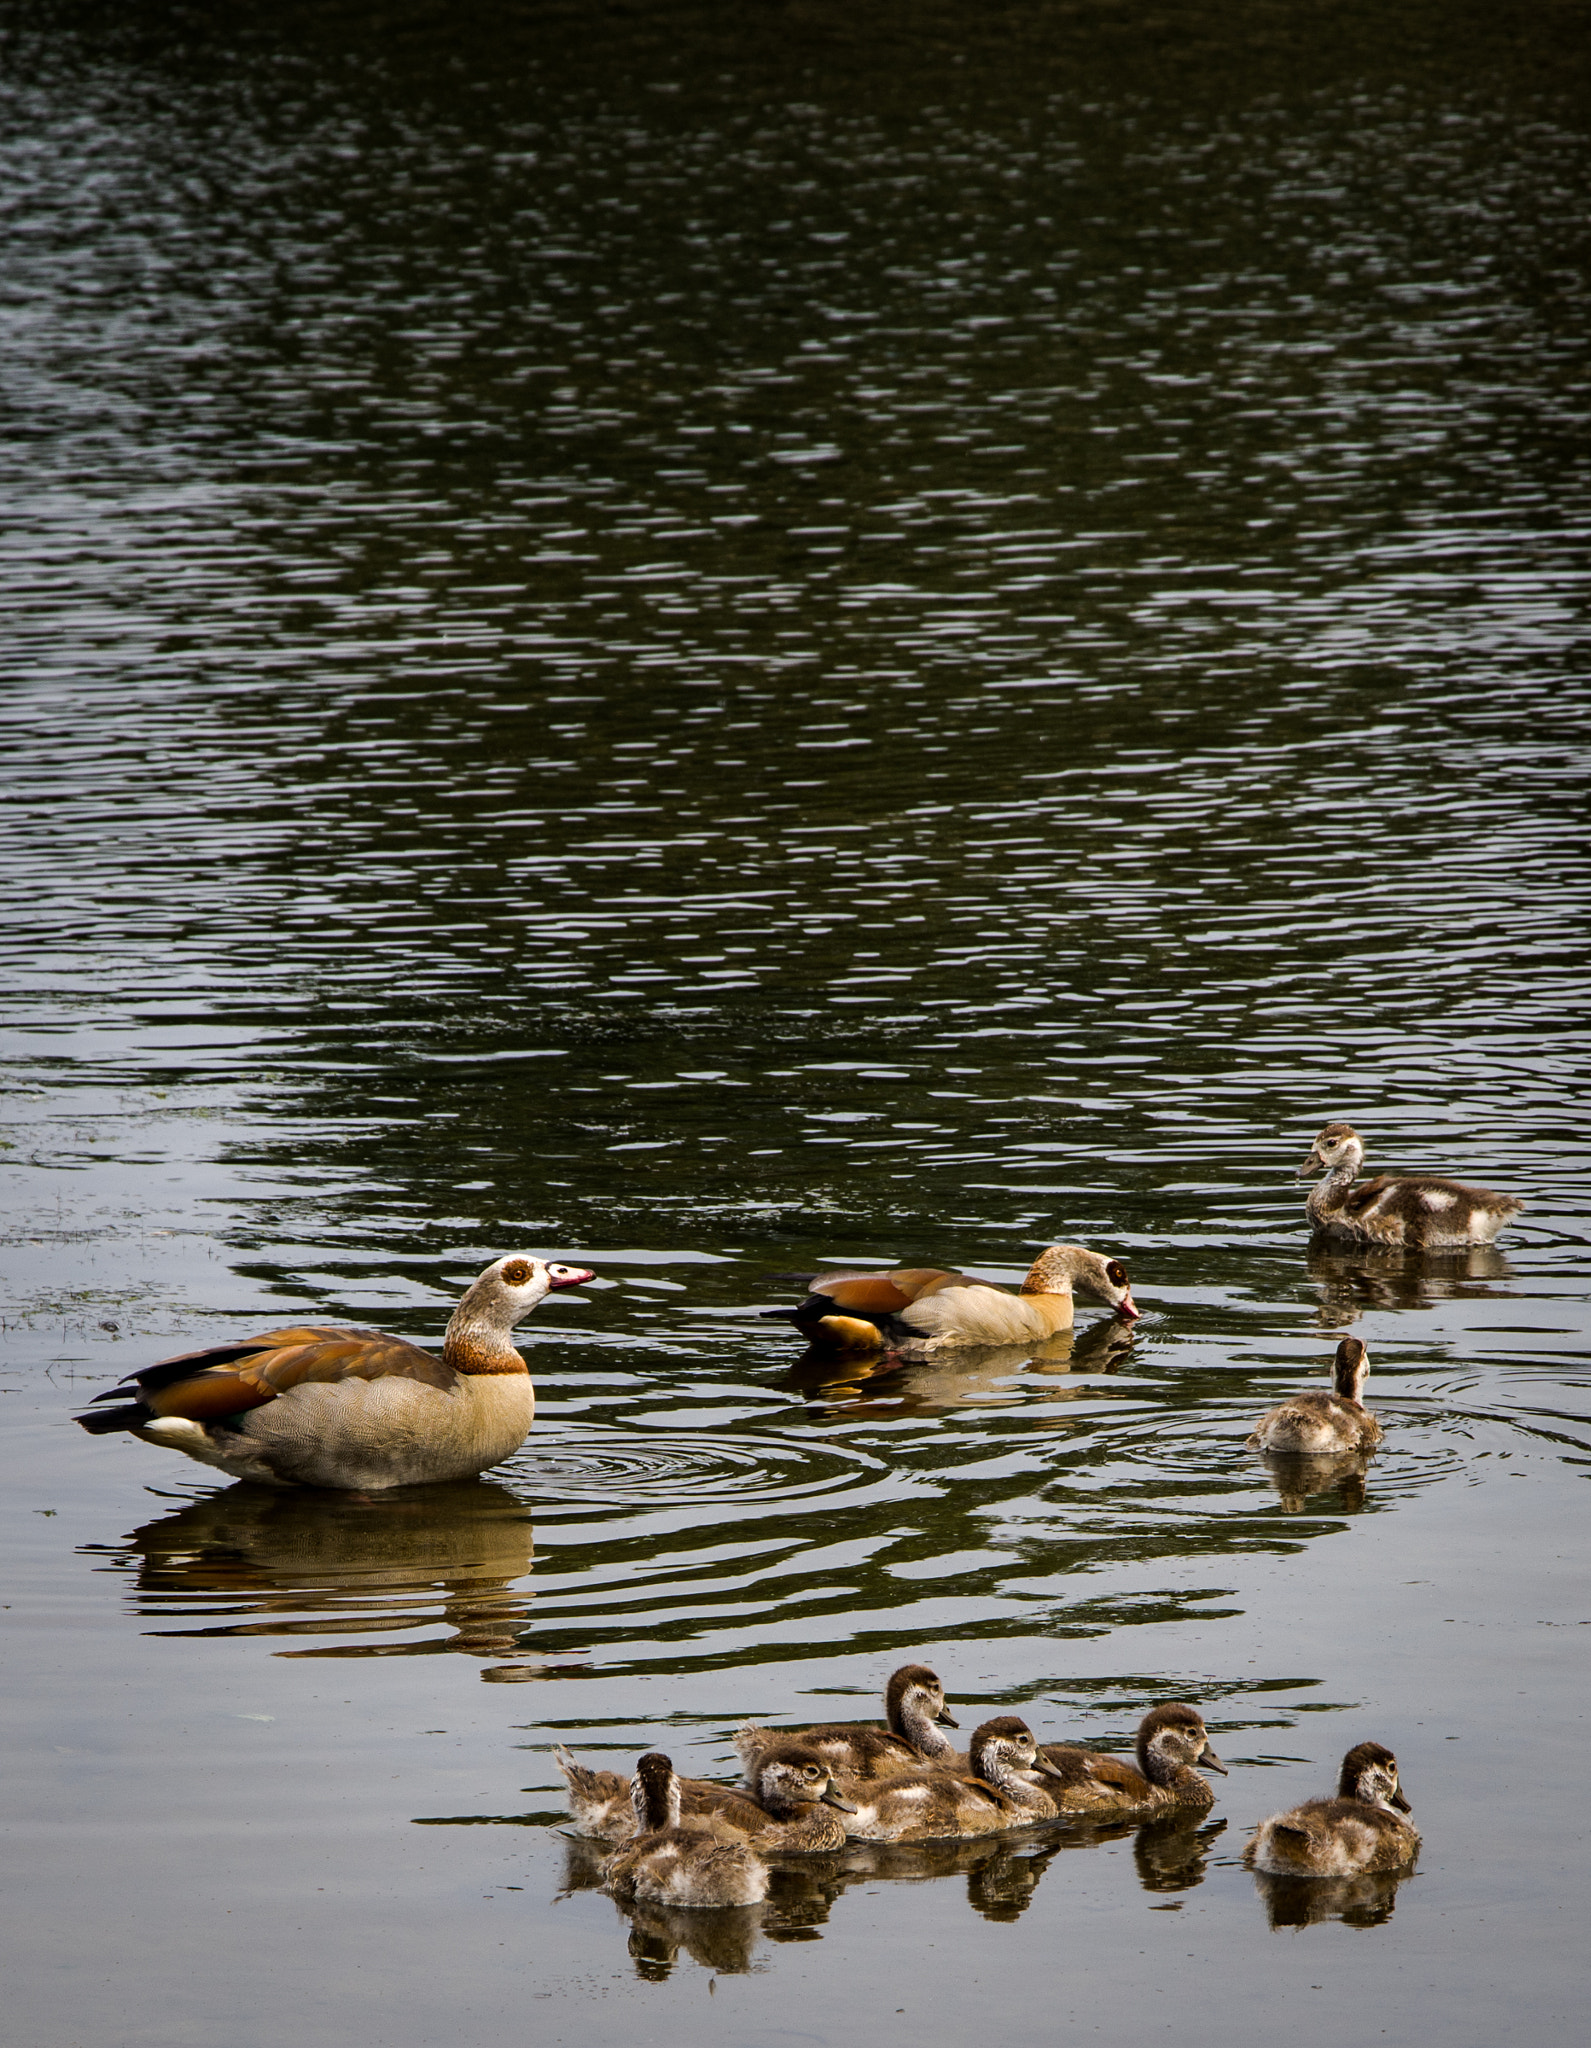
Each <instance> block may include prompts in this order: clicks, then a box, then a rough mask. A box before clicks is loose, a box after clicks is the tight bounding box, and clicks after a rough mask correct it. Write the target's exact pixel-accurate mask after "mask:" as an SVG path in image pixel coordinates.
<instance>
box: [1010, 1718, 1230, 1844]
mask: <svg viewBox="0 0 1591 2048" xmlns="http://www.w3.org/2000/svg"><path fill="white" fill-rule="evenodd" d="M1039 1754H1040V1755H1041V1756H1042V1757H1043V1758H1044V1761H1045V1762H1046V1763H1047V1764H1048V1765H1049V1766H1050V1768H1051V1771H1052V1772H1053V1773H1054V1776H1055V1779H1056V1781H1057V1782H1055V1783H1054V1784H1052V1785H1050V1786H1048V1787H1046V1789H1047V1790H1048V1792H1049V1793H1050V1796H1051V1798H1052V1799H1053V1800H1054V1802H1055V1805H1056V1807H1057V1809H1058V1810H1059V1811H1060V1812H1061V1813H1091V1814H1101V1815H1104V1816H1106V1817H1109V1818H1119V1819H1127V1820H1135V1819H1140V1818H1142V1819H1148V1818H1150V1817H1152V1816H1153V1815H1155V1814H1157V1813H1168V1812H1170V1811H1172V1810H1173V1809H1176V1810H1177V1811H1180V1812H1183V1813H1207V1812H1208V1811H1209V1809H1210V1808H1211V1807H1212V1806H1213V1805H1214V1804H1215V1789H1214V1787H1213V1786H1212V1785H1211V1784H1210V1782H1209V1780H1208V1779H1206V1778H1203V1777H1201V1776H1200V1775H1199V1772H1198V1771H1197V1770H1196V1769H1195V1768H1194V1766H1195V1765H1196V1764H1202V1765H1203V1767H1204V1769H1205V1770H1207V1771H1219V1772H1220V1774H1221V1776H1222V1777H1223V1778H1224V1777H1225V1776H1226V1765H1225V1764H1224V1763H1222V1761H1221V1759H1220V1758H1219V1757H1218V1756H1217V1755H1216V1753H1215V1751H1214V1750H1213V1749H1212V1748H1211V1747H1210V1738H1209V1736H1208V1735H1207V1734H1206V1733H1205V1728H1204V1716H1203V1715H1202V1714H1201V1713H1200V1712H1199V1710H1198V1708H1197V1707H1189V1706H1184V1705H1182V1704H1180V1703H1178V1704H1175V1705H1171V1706H1165V1707H1156V1708H1154V1709H1153V1711H1152V1712H1150V1713H1147V1714H1145V1716H1144V1717H1143V1719H1142V1721H1140V1722H1139V1724H1138V1742H1137V1755H1138V1768H1137V1769H1136V1770H1134V1769H1133V1767H1132V1765H1131V1764H1129V1763H1128V1762H1126V1761H1125V1759H1124V1758H1122V1757H1119V1756H1109V1755H1107V1754H1106V1753H1105V1752H1104V1751H1102V1750H1096V1749H1078V1748H1075V1747H1074V1746H1073V1745H1072V1744H1070V1743H1065V1742H1047V1743H1045V1745H1044V1747H1043V1749H1042V1750H1041V1751H1040V1752H1039Z"/></svg>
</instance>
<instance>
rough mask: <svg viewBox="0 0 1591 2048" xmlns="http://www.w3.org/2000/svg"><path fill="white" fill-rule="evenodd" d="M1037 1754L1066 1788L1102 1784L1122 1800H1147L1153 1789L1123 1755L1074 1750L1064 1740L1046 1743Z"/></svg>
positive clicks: (1095, 1750) (1091, 1750) (1141, 1773)
mask: <svg viewBox="0 0 1591 2048" xmlns="http://www.w3.org/2000/svg"><path fill="white" fill-rule="evenodd" d="M1039 1755H1040V1756H1041V1757H1043V1759H1044V1761H1045V1762H1046V1763H1047V1764H1052V1765H1053V1766H1054V1767H1055V1769H1056V1770H1058V1771H1059V1772H1060V1773H1061V1782H1062V1784H1063V1785H1065V1786H1066V1787H1068V1788H1072V1787H1076V1786H1079V1785H1102V1786H1106V1787H1108V1788H1109V1790H1111V1791H1112V1792H1116V1793H1119V1794H1120V1796H1121V1797H1122V1798H1123V1799H1124V1800H1125V1799H1148V1798H1149V1797H1151V1795H1152V1794H1153V1791H1154V1787H1153V1786H1152V1785H1151V1784H1150V1783H1149V1780H1148V1779H1147V1778H1146V1777H1145V1776H1144V1774H1143V1772H1142V1771H1140V1770H1137V1769H1136V1768H1135V1767H1134V1766H1133V1765H1132V1764H1130V1763H1128V1761H1127V1759H1126V1758H1125V1757H1120V1756H1107V1755H1105V1754H1104V1752H1103V1751H1101V1750H1097V1749H1076V1748H1074V1747H1073V1746H1072V1745H1071V1744H1070V1743H1067V1742H1046V1743H1045V1744H1044V1745H1043V1747H1042V1748H1041V1749H1040V1751H1039Z"/></svg>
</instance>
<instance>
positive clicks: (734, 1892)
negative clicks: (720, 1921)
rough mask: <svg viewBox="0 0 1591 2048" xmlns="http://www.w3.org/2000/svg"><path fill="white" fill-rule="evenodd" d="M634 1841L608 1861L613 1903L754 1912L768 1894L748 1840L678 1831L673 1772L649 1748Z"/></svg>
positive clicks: (640, 1770)
mask: <svg viewBox="0 0 1591 2048" xmlns="http://www.w3.org/2000/svg"><path fill="white" fill-rule="evenodd" d="M630 1789H631V1797H632V1805H633V1808H634V1820H635V1828H636V1833H635V1838H634V1840H633V1841H630V1842H627V1843H626V1844H625V1846H624V1847H623V1848H622V1849H619V1850H618V1851H617V1852H616V1853H615V1854H614V1855H612V1856H610V1857H609V1858H608V1859H607V1862H606V1863H605V1864H604V1865H603V1876H604V1878H605V1879H606V1881H607V1886H608V1889H609V1891H611V1892H612V1893H613V1894H614V1896H615V1897H616V1898H634V1899H642V1900H645V1901H646V1902H647V1903H648V1904H650V1905H657V1906H704V1907H712V1906H755V1905H757V1904H759V1903H760V1902H761V1901H762V1900H763V1899H765V1898H766V1897H767V1896H768V1866H767V1864H766V1863H764V1862H763V1860H762V1858H761V1857H760V1856H759V1855H758V1854H757V1852H756V1850H755V1849H753V1848H752V1847H751V1845H750V1843H749V1842H747V1841H745V1840H744V1839H743V1838H742V1837H741V1836H739V1835H737V1834H735V1833H733V1832H732V1831H731V1830H729V1829H728V1828H724V1829H723V1830H722V1833H721V1834H720V1832H719V1831H718V1830H715V1829H713V1828H707V1829H699V1828H682V1827H681V1826H680V1782H679V1779H678V1778H677V1777H675V1775H674V1766H673V1764H672V1763H671V1762H670V1761H669V1759H668V1758H667V1757H666V1756H664V1755H662V1754H661V1752H659V1751H658V1750H655V1749H654V1750H649V1751H648V1752H647V1754H646V1755H645V1756H643V1757H642V1758H641V1759H640V1760H639V1762H638V1763H637V1764H636V1766H635V1776H634V1778H633V1779H632V1780H631V1787H630Z"/></svg>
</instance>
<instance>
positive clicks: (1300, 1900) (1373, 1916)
mask: <svg viewBox="0 0 1591 2048" xmlns="http://www.w3.org/2000/svg"><path fill="white" fill-rule="evenodd" d="M1409 1876H1410V1872H1408V1871H1407V1870H1369V1871H1364V1872H1362V1873H1361V1874H1360V1875H1359V1876H1358V1877H1278V1876H1276V1875H1274V1874H1273V1873H1272V1872H1270V1871H1266V1870H1256V1871H1255V1873H1254V1888H1255V1890H1256V1891H1257V1892H1258V1893H1259V1895H1260V1897H1261V1898H1262V1899H1263V1900H1264V1901H1265V1913H1266V1917H1267V1919H1268V1920H1269V1921H1270V1924H1271V1925H1272V1927H1315V1926H1318V1925H1320V1924H1321V1923H1322V1922H1323V1921H1327V1920H1340V1921H1341V1922H1342V1923H1343V1925H1344V1926H1345V1927H1380V1926H1382V1925H1383V1924H1384V1923H1385V1922H1386V1921H1388V1920H1390V1919H1391V1918H1392V1909H1393V1907H1394V1906H1395V1905H1396V1903H1397V1897H1398V1886H1399V1885H1400V1884H1403V1883H1405V1882H1406V1881H1407V1879H1408V1877H1409Z"/></svg>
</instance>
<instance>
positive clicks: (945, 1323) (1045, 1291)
mask: <svg viewBox="0 0 1591 2048" xmlns="http://www.w3.org/2000/svg"><path fill="white" fill-rule="evenodd" d="M1077 1294H1081V1295H1084V1296H1086V1297H1087V1298H1088V1299H1089V1300H1091V1301H1099V1302H1103V1303H1104V1304H1105V1305H1106V1306H1107V1307H1108V1308H1113V1309H1114V1310H1115V1311H1116V1313H1117V1315H1118V1316H1120V1317H1121V1318H1122V1319H1123V1321H1126V1322H1132V1321H1135V1320H1136V1319H1137V1316H1138V1313H1139V1310H1138V1307H1137V1304H1136V1303H1135V1302H1134V1300H1133V1298H1132V1284H1131V1282H1130V1281H1129V1280H1128V1278H1127V1269H1126V1267H1125V1266H1124V1265H1123V1264H1122V1263H1121V1261H1120V1259H1110V1258H1106V1257H1104V1256H1103V1255H1102V1254H1101V1253H1099V1252H1091V1251H1089V1250H1088V1249H1087V1247H1086V1246H1084V1245H1080V1244H1052V1245H1050V1246H1049V1247H1048V1248H1047V1249H1046V1250H1044V1251H1042V1252H1040V1253H1039V1255H1038V1257H1037V1258H1036V1259H1035V1260H1034V1261H1033V1263H1032V1265H1031V1266H1030V1267H1029V1268H1028V1273H1027V1278H1026V1279H1025V1280H1024V1281H1023V1282H1022V1287H1021V1291H1020V1292H1019V1293H1017V1294H1011V1293H1009V1292H1008V1291H1007V1290H1006V1289H1005V1288H1003V1287H993V1286H990V1285H989V1283H988V1282H987V1281H983V1280H969V1279H968V1277H967V1275H966V1274H965V1273H956V1272H951V1271H949V1270H947V1269H945V1268H943V1267H939V1266H897V1267H894V1268H892V1269H891V1270H890V1271H888V1272H882V1273H820V1274H818V1275H817V1276H816V1277H815V1278H814V1279H813V1281H812V1282H811V1285H810V1287H809V1290H808V1293H807V1298H806V1300H805V1301H803V1302H802V1303H800V1305H799V1306H798V1307H796V1308H793V1309H768V1310H765V1311H764V1313H765V1314H766V1315H768V1316H770V1317H772V1318H776V1319H778V1320H780V1321H783V1322H790V1323H794V1324H795V1326H796V1328H797V1329H798V1330H800V1331H801V1332H802V1333H803V1334H804V1335H805V1336H806V1337H807V1339H808V1341H809V1342H811V1343H812V1344H814V1345H819V1344H833V1345H835V1346H837V1347H842V1348H859V1347H866V1346H878V1347H882V1346H884V1345H886V1344H890V1343H905V1344H907V1345H910V1346H911V1347H912V1348H913V1349H914V1350H923V1351H928V1352H933V1351H939V1350H943V1349H948V1348H950V1347H952V1346H955V1345H974V1344H1040V1343H1042V1342H1043V1341H1044V1339H1045V1338H1046V1337H1053V1336H1054V1335H1055V1333H1056V1332H1057V1331H1058V1330H1069V1329H1070V1328H1071V1327H1072V1316H1073V1306H1074V1297H1075V1295H1077Z"/></svg>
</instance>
